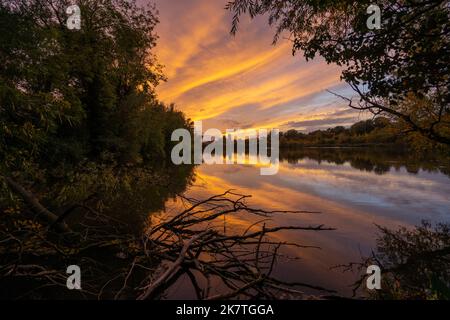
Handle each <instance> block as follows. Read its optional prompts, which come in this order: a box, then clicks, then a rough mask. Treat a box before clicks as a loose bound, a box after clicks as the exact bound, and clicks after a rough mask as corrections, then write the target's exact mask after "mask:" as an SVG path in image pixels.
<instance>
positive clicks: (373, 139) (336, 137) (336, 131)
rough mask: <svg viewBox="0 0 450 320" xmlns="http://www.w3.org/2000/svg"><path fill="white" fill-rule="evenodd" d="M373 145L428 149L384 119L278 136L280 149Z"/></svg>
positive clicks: (423, 143) (424, 144) (284, 133)
mask: <svg viewBox="0 0 450 320" xmlns="http://www.w3.org/2000/svg"><path fill="white" fill-rule="evenodd" d="M375 145H378V146H396V147H402V148H405V149H408V148H415V149H417V148H425V147H430V146H429V145H428V144H426V143H425V142H424V141H423V139H420V138H418V137H417V136H415V135H412V134H408V133H404V132H402V131H401V130H400V129H398V126H397V125H396V122H393V121H391V120H390V119H389V118H386V117H376V118H374V119H368V120H363V121H359V122H357V123H355V124H353V125H352V126H350V127H348V128H346V127H344V126H337V127H334V128H329V129H326V130H315V131H312V132H309V133H304V132H301V131H298V130H295V129H292V130H288V131H286V132H282V133H281V134H280V146H281V147H282V148H295V147H327V146H328V147H332V146H375Z"/></svg>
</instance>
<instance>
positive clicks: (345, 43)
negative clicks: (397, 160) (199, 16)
mask: <svg viewBox="0 0 450 320" xmlns="http://www.w3.org/2000/svg"><path fill="white" fill-rule="evenodd" d="M371 4H372V1H368V0H364V1H350V0H329V1H316V0H302V1H297V0H233V1H231V2H229V3H228V5H227V8H228V9H229V10H230V11H232V12H233V13H234V18H233V27H232V33H235V32H236V31H237V27H238V23H239V17H240V16H241V15H242V14H244V13H249V14H250V16H251V17H252V18H253V17H255V16H257V15H267V16H268V17H269V23H270V24H271V25H275V26H276V28H277V31H276V35H275V39H274V40H275V41H276V40H277V39H278V38H279V37H280V36H281V35H282V34H283V33H289V34H290V38H291V40H292V41H293V53H296V52H298V51H301V52H302V53H303V55H304V56H305V57H306V59H312V58H314V57H315V56H316V55H321V56H322V57H324V58H325V60H326V61H327V62H328V63H336V64H337V65H339V66H341V67H342V68H343V71H342V79H344V80H345V81H346V82H347V83H348V84H349V85H350V86H351V87H352V88H353V89H354V90H355V92H356V93H357V94H358V96H359V101H358V102H356V103H355V102H354V101H353V100H352V99H349V98H344V97H343V98H344V99H347V100H348V102H349V105H350V106H351V107H353V108H356V109H360V110H369V111H371V112H373V113H375V114H384V115H389V116H392V117H394V118H396V119H399V120H401V121H403V122H404V124H405V125H406V126H407V129H406V130H407V131H414V132H418V133H420V134H421V135H423V136H425V137H427V138H428V139H431V140H433V141H437V142H440V143H444V144H450V91H449V89H450V82H449V81H450V77H449V74H450V70H449V63H448V61H449V59H450V25H449V18H450V5H449V2H448V0H421V1H408V0H398V1H392V0H383V1H378V2H377V5H378V6H379V7H380V8H381V12H382V23H381V29H379V30H377V29H374V30H370V29H369V28H368V27H367V25H366V23H367V19H368V18H369V15H368V14H367V11H366V10H367V8H368V7H369V5H371ZM411 96H414V97H415V99H419V100H423V101H425V103H426V104H427V105H428V107H427V108H426V109H423V108H421V109H420V113H421V118H426V121H421V120H420V119H417V117H416V114H417V111H419V110H417V109H415V108H414V107H412V106H409V105H407V104H405V102H406V101H407V100H408V99H409V98H410V97H411Z"/></svg>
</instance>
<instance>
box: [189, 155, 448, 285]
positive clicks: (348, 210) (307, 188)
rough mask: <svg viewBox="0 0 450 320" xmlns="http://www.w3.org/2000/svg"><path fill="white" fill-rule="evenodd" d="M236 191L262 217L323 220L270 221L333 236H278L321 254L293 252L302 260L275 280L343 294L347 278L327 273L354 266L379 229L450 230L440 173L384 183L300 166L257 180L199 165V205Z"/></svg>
mask: <svg viewBox="0 0 450 320" xmlns="http://www.w3.org/2000/svg"><path fill="white" fill-rule="evenodd" d="M228 189H235V190H237V191H239V192H240V193H245V194H251V195H252V198H251V200H250V204H252V205H254V206H257V207H263V208H265V209H271V210H274V209H279V210H309V211H319V212H320V214H283V215H278V216H275V217H273V223H274V224H278V225H310V224H325V225H326V226H330V227H335V228H337V230H336V231H330V232H328V231H327V232H296V231H288V232H283V233H281V234H279V235H277V236H276V237H277V238H279V239H280V240H284V241H295V242H298V243H300V244H305V245H314V246H320V247H321V248H322V249H321V250H314V249H295V250H294V249H291V250H290V252H291V253H293V254H294V255H296V256H298V257H300V258H301V259H300V260H298V261H295V262H292V263H286V264H282V265H279V266H278V269H277V272H278V276H280V277H281V278H283V279H285V280H290V281H306V282H310V283H314V284H319V285H324V286H327V287H331V288H334V289H339V290H341V292H347V290H348V287H347V286H348V285H349V284H350V283H351V282H352V280H353V278H352V277H353V276H352V275H351V274H342V273H341V271H338V270H330V267H331V266H334V265H337V264H344V263H348V262H350V261H358V260H359V257H360V256H361V254H363V253H368V252H369V251H370V250H371V249H372V248H373V246H374V240H375V238H376V231H377V230H376V226H375V224H377V225H382V226H387V227H391V228H396V227H398V226H400V225H404V226H409V225H415V224H419V223H420V221H421V220H423V219H426V220H430V221H432V222H450V209H449V208H450V197H449V194H450V178H449V177H448V176H445V175H443V174H441V173H437V172H435V173H432V172H424V171H419V172H418V173H417V174H412V173H408V172H407V171H406V169H404V168H397V169H391V170H389V171H388V172H386V173H385V174H383V175H379V174H376V173H374V172H368V171H361V170H359V169H355V168H353V167H352V166H350V164H349V163H347V162H346V163H344V164H342V165H337V164H333V163H329V162H321V163H319V162H317V161H315V160H310V159H304V160H300V161H298V162H294V163H288V162H281V163H280V170H279V173H278V174H277V175H275V176H261V175H260V171H259V168H257V167H255V166H250V165H203V166H201V167H199V168H198V170H197V182H196V184H195V185H194V186H193V187H192V188H191V189H190V190H189V191H188V193H189V194H190V195H191V196H195V197H198V198H204V197H207V196H211V195H213V194H218V193H222V192H224V191H225V190H228ZM252 219H253V218H252V217H246V216H238V217H234V218H230V219H229V221H228V223H231V224H236V225H248V224H249V222H250V221H252Z"/></svg>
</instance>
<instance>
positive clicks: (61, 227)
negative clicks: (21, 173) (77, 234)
mask: <svg viewBox="0 0 450 320" xmlns="http://www.w3.org/2000/svg"><path fill="white" fill-rule="evenodd" d="M3 178H4V179H5V181H6V182H7V183H8V185H9V186H10V188H11V189H12V190H14V191H15V192H16V193H18V194H19V195H20V196H21V197H22V199H23V200H24V201H25V203H26V204H27V205H28V206H29V207H30V209H31V210H32V211H33V212H34V213H35V214H37V215H38V216H40V217H42V218H43V219H44V220H46V221H47V222H48V223H50V224H51V225H53V226H54V227H55V228H56V229H57V230H58V231H60V232H70V228H69V226H68V225H67V224H66V223H65V222H64V221H62V220H60V219H59V217H58V216H57V215H56V214H54V213H53V212H51V211H49V210H48V209H47V208H45V207H44V206H43V205H42V204H41V203H40V202H39V200H38V199H37V198H36V197H35V196H34V195H33V194H32V193H31V192H30V191H28V190H26V189H25V188H24V187H22V186H21V185H20V184H18V183H17V182H15V181H14V180H13V179H11V178H9V177H3Z"/></svg>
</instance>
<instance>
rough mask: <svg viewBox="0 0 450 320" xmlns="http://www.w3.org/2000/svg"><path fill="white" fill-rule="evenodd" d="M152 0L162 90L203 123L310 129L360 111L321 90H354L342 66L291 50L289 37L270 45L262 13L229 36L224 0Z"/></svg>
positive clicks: (343, 121) (348, 120) (356, 116)
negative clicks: (309, 58) (163, 77)
mask: <svg viewBox="0 0 450 320" xmlns="http://www.w3.org/2000/svg"><path fill="white" fill-rule="evenodd" d="M142 1H144V0H142ZM153 2H154V3H155V4H156V7H157V9H158V11H159V17H160V24H159V26H158V27H157V33H158V35H159V37H160V39H159V42H158V47H157V50H156V53H157V55H158V58H159V61H160V63H162V64H163V65H165V74H166V76H167V77H168V82H167V83H164V84H162V85H161V86H160V87H159V88H158V94H159V97H160V99H161V100H162V101H164V102H166V103H171V102H174V103H175V104H176V106H177V108H178V109H180V110H182V111H184V112H185V113H186V114H187V116H188V117H190V118H191V119H193V120H203V122H204V124H203V125H204V127H208V128H211V127H214V128H218V129H220V130H225V129H227V128H229V129H232V128H235V129H237V128H240V129H248V128H279V129H280V130H282V131H285V130H287V129H291V128H295V129H297V130H304V131H311V130H315V129H320V128H328V127H334V126H337V125H344V126H345V125H349V124H352V123H354V122H356V121H358V120H360V119H362V118H363V115H361V114H360V113H358V112H356V111H353V110H350V109H349V108H348V107H347V106H346V104H345V102H343V101H342V100H340V99H339V98H336V97H335V96H333V95H331V94H330V93H328V92H326V91H325V90H326V89H329V90H331V91H333V92H337V93H340V94H343V95H346V96H351V95H352V92H351V90H350V89H349V88H348V86H347V85H346V84H345V83H343V82H341V81H340V79H339V75H340V70H339V68H338V67H337V66H335V65H327V64H326V63H325V62H324V61H323V60H322V59H315V60H314V61H309V62H306V61H305V59H304V58H303V57H302V56H301V54H298V55H297V56H295V57H293V56H292V51H291V43H290V42H289V41H288V40H286V39H282V40H280V41H279V43H278V44H277V45H275V46H274V45H272V40H273V35H274V30H273V28H270V27H269V26H268V25H267V19H266V18H265V17H260V18H257V19H255V20H253V21H250V20H249V19H248V18H246V17H245V18H242V19H241V20H242V21H241V24H240V29H239V32H238V34H237V35H236V37H233V36H231V35H230V27H231V15H230V13H228V12H227V11H226V10H224V7H225V5H226V3H227V0H153Z"/></svg>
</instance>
